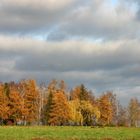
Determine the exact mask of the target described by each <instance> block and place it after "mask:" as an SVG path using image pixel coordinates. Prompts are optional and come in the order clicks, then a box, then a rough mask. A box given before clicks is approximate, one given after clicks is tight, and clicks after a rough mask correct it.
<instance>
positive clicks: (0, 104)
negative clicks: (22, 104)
mask: <svg viewBox="0 0 140 140" xmlns="http://www.w3.org/2000/svg"><path fill="white" fill-rule="evenodd" d="M8 104H9V100H8V97H7V95H6V94H5V92H4V85H3V84H0V120H1V123H2V124H3V121H4V120H5V119H8V117H9V106H8Z"/></svg>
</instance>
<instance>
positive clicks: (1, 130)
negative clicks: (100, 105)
mask: <svg viewBox="0 0 140 140" xmlns="http://www.w3.org/2000/svg"><path fill="white" fill-rule="evenodd" d="M32 138H57V139H58V138H60V139H63V140H64V139H65V140H66V139H69V138H71V139H72V138H78V139H88V138H98V139H100V138H114V139H117V140H126V139H129V140H130V139H133V140H140V128H91V127H12V126H11V127H10V126H9V127H0V140H31V139H32Z"/></svg>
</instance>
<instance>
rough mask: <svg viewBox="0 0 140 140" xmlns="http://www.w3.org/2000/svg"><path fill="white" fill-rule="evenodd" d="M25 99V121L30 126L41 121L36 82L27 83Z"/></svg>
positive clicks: (25, 85) (25, 84)
mask: <svg viewBox="0 0 140 140" xmlns="http://www.w3.org/2000/svg"><path fill="white" fill-rule="evenodd" d="M23 98H24V121H25V122H28V123H29V124H31V123H33V122H35V121H39V120H38V118H39V117H38V116H39V92H38V90H37V86H36V82H35V81H34V80H28V81H25V83H24V96H23Z"/></svg>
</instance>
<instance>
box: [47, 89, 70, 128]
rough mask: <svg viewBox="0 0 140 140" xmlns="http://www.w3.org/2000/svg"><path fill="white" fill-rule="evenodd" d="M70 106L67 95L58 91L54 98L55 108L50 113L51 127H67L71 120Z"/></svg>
mask: <svg viewBox="0 0 140 140" xmlns="http://www.w3.org/2000/svg"><path fill="white" fill-rule="evenodd" d="M69 110H70V108H69V104H68V101H67V98H66V95H65V94H64V93H63V92H61V91H57V93H55V94H54V97H53V106H52V110H51V113H50V119H49V124H50V125H58V126H60V125H66V124H68V122H69V120H70V112H69Z"/></svg>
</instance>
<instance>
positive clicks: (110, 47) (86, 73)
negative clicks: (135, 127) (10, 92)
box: [0, 0, 140, 101]
mask: <svg viewBox="0 0 140 140" xmlns="http://www.w3.org/2000/svg"><path fill="white" fill-rule="evenodd" d="M24 78H35V79H36V80H37V81H38V83H40V82H41V81H42V82H48V81H50V80H51V79H64V80H65V81H66V83H67V84H68V85H69V88H70V87H73V86H74V85H77V84H80V83H84V84H85V85H86V86H87V87H88V88H89V89H92V90H93V91H94V92H96V94H97V93H100V92H103V91H105V90H114V91H115V92H116V94H117V95H118V96H119V97H120V98H121V99H122V100H123V101H124V100H126V99H127V100H128V99H129V98H130V97H137V98H139V99H140V0H59V1H58V0H1V1H0V80H1V81H3V82H6V81H11V80H15V81H18V80H20V79H24Z"/></svg>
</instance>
